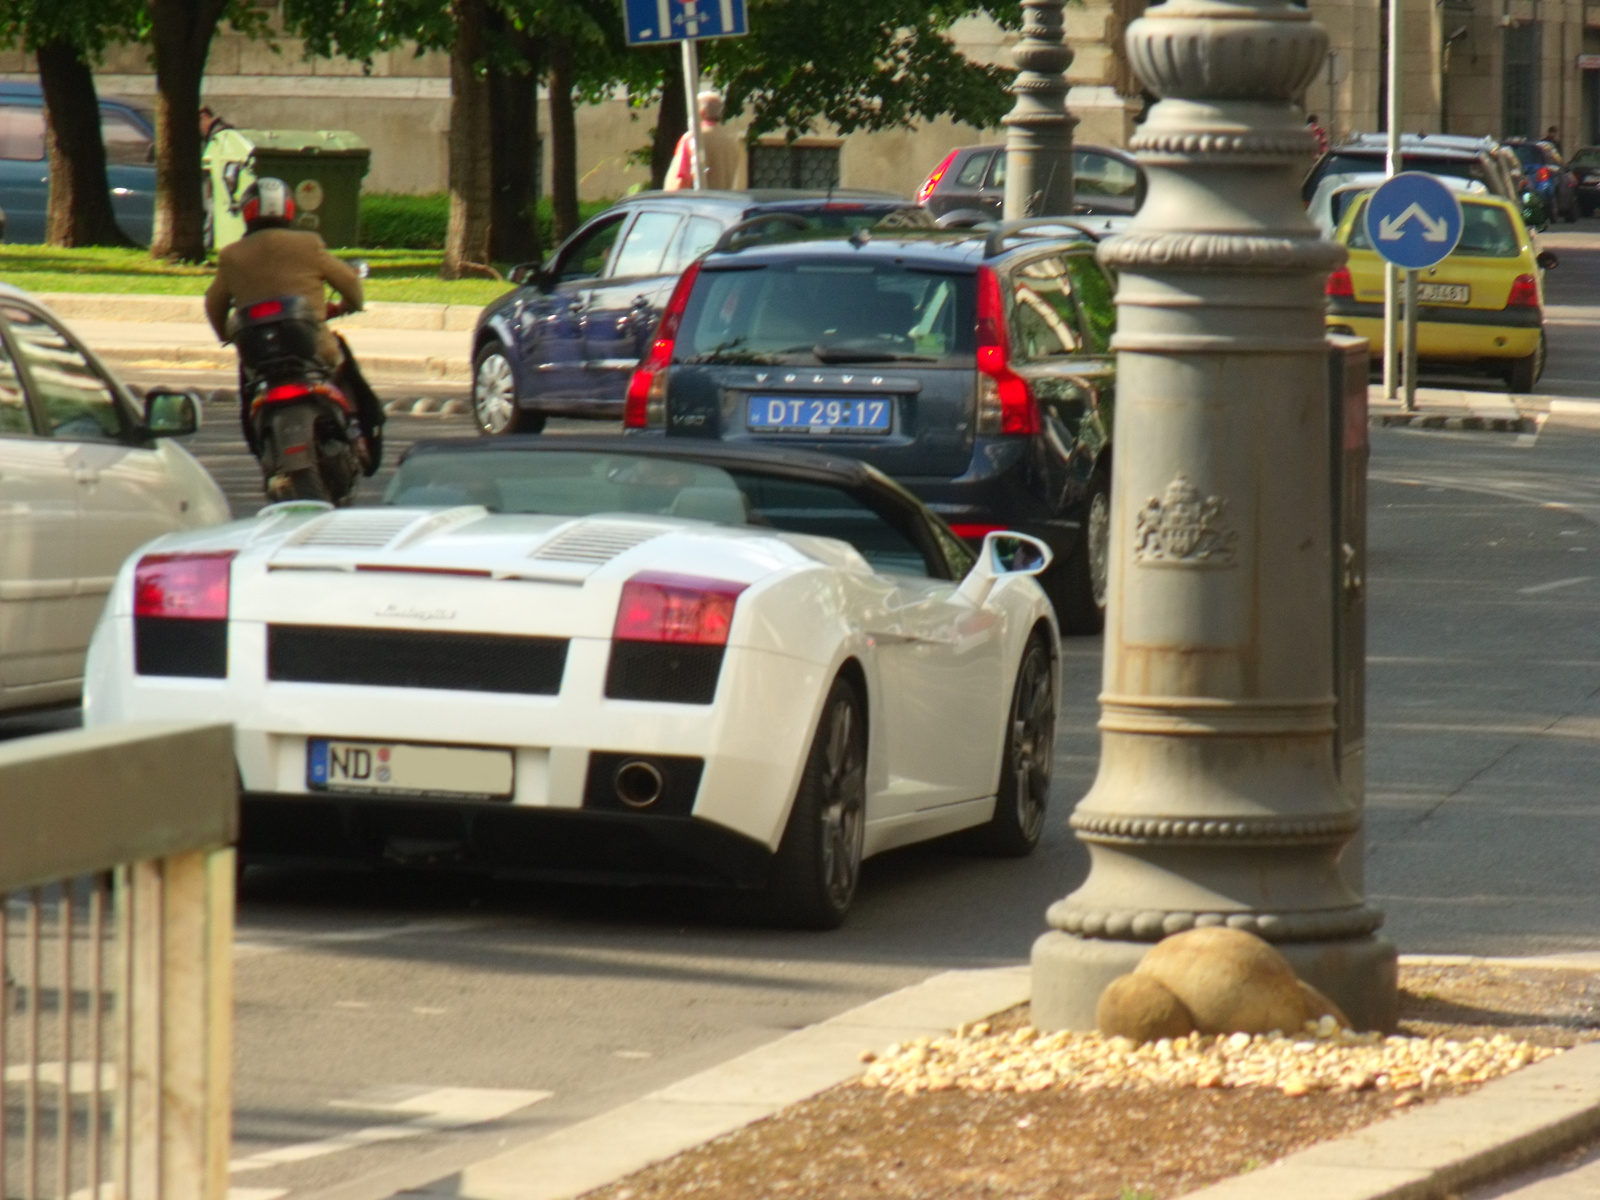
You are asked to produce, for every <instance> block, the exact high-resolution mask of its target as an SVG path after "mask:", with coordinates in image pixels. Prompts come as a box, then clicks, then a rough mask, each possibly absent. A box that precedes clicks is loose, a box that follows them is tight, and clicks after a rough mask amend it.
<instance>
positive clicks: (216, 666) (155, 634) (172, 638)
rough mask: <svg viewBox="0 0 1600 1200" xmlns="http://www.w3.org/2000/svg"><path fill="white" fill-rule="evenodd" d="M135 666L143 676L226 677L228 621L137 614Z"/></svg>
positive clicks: (134, 629)
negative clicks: (141, 615)
mask: <svg viewBox="0 0 1600 1200" xmlns="http://www.w3.org/2000/svg"><path fill="white" fill-rule="evenodd" d="M133 669H134V670H135V671H136V672H137V673H138V674H140V675H178V676H184V677H186V678H189V679H226V678H227V677H228V622H227V621H226V620H193V619H190V618H188V617H135V618H134V619H133Z"/></svg>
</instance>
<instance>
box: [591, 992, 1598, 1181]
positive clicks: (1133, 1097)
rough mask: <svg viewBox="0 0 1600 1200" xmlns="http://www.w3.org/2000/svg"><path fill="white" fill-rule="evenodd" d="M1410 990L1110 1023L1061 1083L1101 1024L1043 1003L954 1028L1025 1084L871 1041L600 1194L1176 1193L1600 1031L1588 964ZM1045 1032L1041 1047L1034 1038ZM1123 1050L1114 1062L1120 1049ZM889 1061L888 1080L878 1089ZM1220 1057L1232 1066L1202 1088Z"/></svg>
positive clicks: (989, 1062) (1466, 1087) (972, 1048)
mask: <svg viewBox="0 0 1600 1200" xmlns="http://www.w3.org/2000/svg"><path fill="white" fill-rule="evenodd" d="M1401 986H1402V992H1401V1017H1402V1023H1401V1029H1400V1033H1401V1035H1403V1036H1401V1037H1398V1038H1393V1039H1382V1038H1376V1037H1366V1038H1361V1037H1352V1036H1350V1035H1344V1036H1340V1035H1336V1034H1331V1033H1330V1032H1329V1031H1326V1030H1323V1031H1319V1032H1321V1033H1322V1036H1320V1037H1313V1036H1307V1037H1305V1038H1302V1039H1298V1040H1297V1039H1293V1038H1284V1037H1281V1036H1280V1037H1276V1038H1255V1039H1244V1041H1243V1042H1240V1041H1231V1042H1230V1040H1229V1039H1226V1038H1221V1039H1218V1038H1211V1039H1203V1038H1195V1039H1192V1041H1193V1043H1194V1044H1193V1045H1192V1046H1184V1047H1181V1048H1180V1047H1178V1046H1177V1045H1176V1044H1169V1045H1168V1047H1167V1051H1166V1052H1165V1054H1163V1052H1162V1051H1161V1050H1160V1049H1159V1044H1156V1045H1155V1046H1151V1047H1145V1048H1142V1049H1141V1050H1140V1051H1137V1052H1135V1051H1133V1050H1132V1048H1131V1047H1118V1048H1113V1047H1112V1046H1111V1044H1110V1043H1109V1042H1106V1041H1105V1040H1103V1039H1098V1038H1094V1039H1092V1041H1093V1042H1098V1043H1099V1055H1100V1057H1099V1059H1096V1058H1095V1056H1094V1053H1089V1054H1087V1056H1086V1058H1085V1059H1084V1061H1087V1062H1098V1067H1097V1068H1096V1070H1095V1071H1093V1072H1090V1073H1088V1074H1082V1073H1080V1074H1079V1075H1078V1076H1076V1077H1074V1076H1072V1074H1071V1072H1066V1073H1063V1072H1060V1071H1056V1070H1055V1068H1054V1067H1053V1066H1052V1067H1051V1070H1052V1071H1054V1072H1055V1074H1054V1077H1053V1078H1052V1079H1051V1080H1050V1081H1049V1082H1046V1081H1045V1079H1044V1077H1043V1074H1042V1067H1041V1064H1043V1063H1046V1062H1052V1063H1053V1061H1054V1058H1056V1057H1060V1055H1061V1052H1062V1048H1063V1047H1065V1046H1067V1045H1069V1044H1072V1045H1076V1046H1077V1047H1079V1049H1080V1050H1083V1049H1084V1048H1087V1047H1090V1046H1091V1044H1092V1042H1091V1039H1090V1038H1088V1037H1085V1036H1083V1035H1078V1036H1077V1037H1076V1038H1071V1039H1059V1038H1056V1039H1052V1038H1041V1037H1039V1036H1038V1035H1037V1034H1035V1033H1034V1032H1033V1031H1032V1030H1030V1029H1028V1028H1027V1011H1026V1008H1025V1007H1023V1008H1019V1009H1014V1010H1011V1011H1010V1012H1007V1013H1002V1014H998V1015H997V1016H995V1017H993V1018H991V1019H990V1020H989V1021H988V1022H984V1023H981V1024H986V1025H988V1026H989V1028H988V1029H985V1030H982V1031H981V1032H980V1030H979V1028H978V1026H974V1027H972V1028H969V1029H965V1030H962V1031H960V1033H961V1035H962V1036H961V1037H959V1038H957V1037H955V1036H954V1035H952V1037H951V1038H950V1039H942V1040H946V1041H948V1042H949V1043H950V1045H951V1047H953V1049H952V1050H951V1051H950V1052H949V1057H950V1060H951V1061H952V1062H954V1061H956V1060H957V1059H958V1058H959V1055H960V1052H961V1049H962V1047H965V1048H966V1049H967V1050H968V1051H969V1053H971V1054H974V1055H977V1057H978V1058H983V1056H984V1055H986V1054H988V1052H989V1051H990V1050H993V1051H994V1054H995V1056H994V1057H993V1058H992V1059H989V1058H983V1062H982V1063H981V1064H980V1063H979V1062H977V1061H976V1059H975V1060H974V1062H973V1063H971V1064H969V1065H982V1066H983V1070H982V1071H980V1073H979V1074H978V1075H971V1076H968V1077H967V1078H969V1079H977V1078H985V1077H986V1078H987V1079H988V1081H989V1083H990V1084H991V1085H992V1084H994V1083H995V1082H999V1081H1005V1080H1009V1081H1010V1086H1005V1087H995V1086H989V1087H986V1088H984V1089H982V1090H980V1089H978V1088H973V1087H970V1086H968V1087H963V1086H962V1085H961V1084H960V1083H959V1082H957V1081H956V1077H955V1075H954V1073H953V1072H948V1074H949V1075H950V1082H949V1083H948V1085H947V1086H943V1087H939V1088H937V1089H934V1088H932V1087H930V1086H927V1080H926V1071H925V1068H926V1066H927V1065H928V1064H929V1063H931V1062H935V1061H936V1060H938V1059H939V1058H940V1053H935V1052H933V1048H932V1044H931V1043H930V1045H929V1046H925V1047H915V1046H912V1047H900V1048H899V1050H898V1053H897V1054H895V1055H892V1056H891V1055H888V1054H886V1053H883V1051H884V1050H885V1048H882V1047H878V1048H869V1047H863V1050H864V1051H867V1054H866V1055H865V1056H864V1057H870V1058H872V1060H873V1061H872V1062H870V1063H869V1064H868V1065H867V1066H866V1067H865V1068H864V1070H865V1071H866V1072H867V1074H866V1075H864V1076H863V1080H858V1081H856V1082H852V1083H849V1084H844V1085H841V1086H840V1087H837V1088H834V1089H832V1090H831V1091H828V1092H825V1093H823V1094H822V1095H820V1096H817V1097H815V1098H813V1099H811V1100H808V1101H805V1102H804V1103H801V1104H797V1105H794V1106H792V1107H790V1108H788V1109H786V1110H784V1111H783V1112H781V1113H779V1114H777V1115H776V1116H774V1117H771V1118H769V1119H768V1120H765V1121H760V1122H757V1123H755V1124H753V1125H751V1126H749V1127H747V1128H745V1129H742V1130H739V1131H737V1132H735V1133H732V1134H729V1135H728V1136H726V1137H723V1138H719V1139H717V1140H716V1141H713V1142H710V1143H707V1144H706V1145H704V1146H700V1147H697V1148H695V1149H693V1150H689V1151H686V1152H685V1153H683V1154H680V1155H678V1156H677V1157H675V1158H672V1159H669V1160H667V1161H666V1162H662V1163H658V1164H656V1165H655V1166H652V1167H648V1168H646V1169H645V1170H643V1171H639V1172H637V1173H635V1174H634V1175H631V1176H629V1177H628V1178H626V1179H623V1180H620V1181H618V1182H617V1183H614V1184H611V1185H609V1186H608V1187H605V1188H601V1189H598V1190H596V1191H593V1192H590V1193H588V1195H587V1197H586V1200H668V1198H674V1200H675V1198H677V1197H694V1198H695V1200H751V1198H758V1197H796V1198H807V1200H810V1198H812V1197H815V1198H816V1200H882V1198H892V1200H1046V1198H1048V1200H1170V1198H1172V1197H1177V1196H1181V1195H1183V1194H1184V1193H1186V1192H1189V1191H1192V1190H1194V1189H1196V1188H1199V1187H1203V1186H1205V1185H1206V1184H1208V1183H1212V1182H1215V1181H1216V1180H1219V1179H1224V1178H1227V1177H1228V1176H1231V1175H1236V1174H1239V1173H1241V1172H1244V1171H1249V1170H1253V1169H1255V1168H1257V1167H1260V1166H1265V1165H1266V1164H1267V1163H1269V1162H1272V1161H1273V1160H1275V1159H1278V1158H1281V1157H1283V1156H1284V1155H1286V1154H1290V1153H1293V1152H1294V1151H1296V1150H1300V1149H1304V1148H1305V1147H1307V1146H1310V1145H1313V1144H1315V1143H1316V1142H1319V1141H1324V1140H1326V1139H1328V1138H1334V1137H1338V1136H1340V1135H1342V1134H1345V1133H1348V1132H1351V1131H1353V1130H1355V1129H1359V1128H1360V1127H1362V1126H1364V1125H1367V1124H1370V1123H1371V1122H1373V1121H1376V1120H1380V1119H1382V1118H1383V1117H1386V1116H1389V1115H1391V1114H1392V1113H1393V1112H1394V1111H1395V1109H1396V1108H1397V1107H1404V1106H1407V1105H1411V1104H1420V1103H1429V1102H1432V1101H1435V1100H1437V1099H1440V1098H1443V1097H1448V1096H1454V1095H1461V1094H1464V1093H1465V1092H1468V1091H1471V1090H1472V1089H1473V1088H1474V1087H1475V1086H1477V1080H1478V1079H1479V1078H1480V1077H1481V1078H1492V1077H1494V1076H1495V1075H1497V1074H1503V1073H1504V1072H1505V1071H1506V1070H1510V1069H1515V1068H1514V1065H1513V1064H1516V1063H1518V1062H1523V1063H1525V1062H1531V1061H1535V1060H1536V1059H1537V1058H1539V1057H1543V1056H1547V1055H1548V1054H1551V1053H1554V1052H1556V1051H1557V1050H1559V1049H1561V1048H1565V1047H1570V1046H1573V1045H1576V1044H1577V1043H1578V1042H1580V1041H1588V1040H1593V1039H1596V1038H1600V978H1597V977H1596V976H1594V975H1592V974H1589V973H1585V972H1578V971H1562V970H1513V969H1504V968H1499V967H1486V966H1478V965H1473V966H1459V967H1458V966H1449V967H1419V968H1405V969H1403V970H1402V973H1401ZM1184 1040H1185V1041H1190V1040H1191V1039H1184ZM1035 1047H1039V1049H1040V1051H1041V1053H1034V1054H1030V1053H1027V1052H1026V1051H1032V1050H1033V1049H1034V1048H1035ZM1219 1047H1220V1050H1219ZM919 1049H920V1050H922V1051H924V1052H926V1053H925V1054H923V1055H922V1056H920V1057H922V1058H923V1061H922V1062H921V1063H916V1062H913V1061H912V1060H914V1059H916V1058H918V1057H919V1055H918V1054H916V1053H915V1051H917V1050H919ZM1113 1049H1115V1050H1116V1052H1118V1053H1120V1054H1121V1059H1120V1061H1119V1062H1118V1063H1117V1064H1115V1065H1114V1066H1113V1064H1111V1063H1109V1062H1108V1061H1105V1060H1106V1059H1107V1057H1108V1055H1109V1054H1110V1053H1111V1052H1112V1051H1113ZM980 1052H981V1053H980ZM880 1055H881V1057H880ZM1382 1055H1388V1056H1389V1058H1388V1059H1387V1060H1384V1061H1381V1062H1380V1061H1379V1060H1378V1058H1377V1057H1376V1056H1382ZM1008 1059H1009V1060H1011V1062H1010V1065H1009V1066H1007V1065H1006V1064H1007V1061H1008ZM1302 1059H1303V1061H1302ZM1363 1059H1365V1060H1366V1061H1362V1060H1363ZM1319 1060H1323V1061H1322V1062H1321V1065H1319ZM896 1063H899V1064H901V1065H902V1066H908V1067H912V1068H914V1069H918V1070H922V1071H923V1075H922V1076H921V1078H923V1084H922V1085H921V1086H917V1087H915V1088H912V1089H909V1091H910V1094H908V1089H907V1087H906V1084H907V1083H908V1082H910V1081H911V1080H912V1079H913V1078H917V1077H918V1076H915V1075H905V1076H903V1077H900V1078H899V1082H898V1085H895V1081H894V1077H895V1076H896V1074H897V1073H898V1072H899V1071H900V1069H901V1067H900V1066H895V1065H894V1064H896ZM1452 1064H1454V1066H1455V1068H1456V1069H1455V1070H1454V1071H1452V1070H1451V1066H1452ZM1067 1065H1070V1064H1067ZM1380 1066H1387V1069H1386V1070H1380V1069H1378V1068H1379V1067H1380ZM1429 1067H1432V1068H1433V1070H1432V1071H1431V1073H1429V1074H1428V1075H1427V1078H1426V1082H1424V1072H1425V1071H1426V1070H1427V1069H1428V1068H1429ZM1244 1068H1248V1072H1245V1071H1244V1070H1243V1069H1244ZM1230 1070H1233V1071H1234V1072H1235V1075H1233V1076H1229V1074H1228V1072H1229V1071H1230ZM874 1071H876V1072H877V1073H878V1074H879V1075H880V1076H883V1078H880V1079H879V1080H878V1083H879V1086H863V1082H864V1080H865V1079H868V1078H870V1077H871V1073H872V1072H874ZM1206 1071H1216V1072H1219V1073H1220V1077H1219V1078H1218V1079H1216V1080H1215V1081H1213V1082H1210V1083H1208V1084H1206V1085H1204V1086H1203V1085H1202V1080H1203V1079H1207V1078H1209V1076H1208V1075H1206V1074H1204V1073H1203V1072H1206ZM1357 1072H1364V1073H1365V1078H1362V1076H1361V1075H1360V1074H1358V1073H1357ZM1246 1073H1249V1074H1253V1076H1254V1077H1253V1078H1245V1077H1244V1074H1246ZM1384 1076H1387V1078H1384ZM1292 1078H1298V1082H1291V1079H1292ZM1084 1083H1089V1084H1091V1086H1088V1087H1085V1086H1082V1085H1083V1084H1084ZM1301 1083H1304V1084H1305V1086H1304V1087H1302V1086H1301ZM884 1084H889V1085H890V1086H883V1085H884ZM1286 1085H1288V1086H1286Z"/></svg>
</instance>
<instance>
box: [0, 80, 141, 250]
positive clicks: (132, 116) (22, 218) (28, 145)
mask: <svg viewBox="0 0 1600 1200" xmlns="http://www.w3.org/2000/svg"><path fill="white" fill-rule="evenodd" d="M44 115H45V114H44V95H43V93H42V92H40V90H39V85H38V84H36V83H0V209H4V210H5V214H6V228H5V240H6V241H8V242H21V243H38V242H42V241H44V222H45V213H46V211H47V210H48V208H49V204H50V163H49V160H48V159H47V158H46V155H45V142H44V128H45V122H44ZM100 132H101V135H102V136H103V137H104V139H105V144H106V174H107V176H108V177H109V180H108V181H109V182H110V184H111V207H112V210H113V211H114V212H115V213H116V214H117V224H118V225H120V226H121V227H122V232H123V233H125V234H127V235H128V236H129V237H130V238H132V239H133V240H134V241H136V242H138V243H140V244H141V245H148V244H149V242H150V231H151V227H152V225H153V224H154V223H155V211H156V167H155V136H156V128H155V121H154V119H153V118H152V117H151V115H150V114H149V113H147V112H145V111H144V110H143V109H141V108H139V107H137V106H136V105H133V104H129V103H128V102H126V101H123V100H101V101H100Z"/></svg>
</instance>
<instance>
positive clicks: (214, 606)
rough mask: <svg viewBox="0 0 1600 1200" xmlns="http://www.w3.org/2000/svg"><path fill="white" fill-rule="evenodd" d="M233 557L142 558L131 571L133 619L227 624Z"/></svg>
mask: <svg viewBox="0 0 1600 1200" xmlns="http://www.w3.org/2000/svg"><path fill="white" fill-rule="evenodd" d="M235 553H236V552H235V551H233V550H222V551H215V552H207V553H200V554H147V555H145V556H144V557H143V558H141V559H140V560H139V565H138V566H136V567H134V569H133V615H134V616H136V617H172V618H177V619H179V620H188V621H226V620H227V619H228V572H229V569H230V567H231V566H232V563H233V556H234V554H235Z"/></svg>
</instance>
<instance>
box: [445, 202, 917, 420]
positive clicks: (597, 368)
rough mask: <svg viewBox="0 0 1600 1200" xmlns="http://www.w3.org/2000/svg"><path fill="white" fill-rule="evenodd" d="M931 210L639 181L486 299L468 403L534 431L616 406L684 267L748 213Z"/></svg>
mask: <svg viewBox="0 0 1600 1200" xmlns="http://www.w3.org/2000/svg"><path fill="white" fill-rule="evenodd" d="M894 213H899V214H902V219H904V220H905V221H906V222H908V223H911V224H929V225H931V224H932V218H930V217H928V216H927V214H926V213H925V212H924V211H923V210H921V209H916V208H913V207H911V206H910V205H908V204H907V202H906V201H904V200H901V199H900V198H899V197H896V196H891V195H888V194H886V193H883V192H853V191H844V190H840V189H835V190H834V191H832V192H807V191H780V190H758V191H749V192H712V191H705V192H690V191H683V192H644V193H642V194H640V195H637V196H630V197H628V198H627V199H625V200H623V201H621V202H620V203H618V204H616V205H614V206H613V207H611V208H608V209H607V210H606V211H605V212H603V213H601V214H600V215H599V216H597V217H595V218H594V219H592V220H591V221H589V222H588V223H587V224H586V225H584V226H583V227H582V228H581V229H579V230H578V231H577V232H576V233H574V234H573V235H572V236H571V237H570V238H568V239H567V240H566V241H565V242H563V243H562V244H561V246H560V247H559V248H557V250H556V252H555V253H554V254H552V255H551V256H550V258H549V260H548V261H547V262H546V263H545V264H544V265H543V266H542V267H540V266H538V265H537V264H531V263H530V264H524V265H523V266H521V267H517V268H515V269H513V271H512V273H511V278H512V280H513V281H514V282H516V283H518V284H519V285H520V286H518V287H517V289H516V290H515V291H511V292H507V293H506V294H505V295H504V296H501V297H500V298H499V299H498V300H496V301H495V302H494V303H492V304H490V305H489V306H488V307H487V308H485V309H484V310H483V313H482V314H481V315H480V316H479V318H478V327H477V330H476V331H475V332H474V333H473V340H472V412H473V416H474V417H475V418H476V420H477V422H478V429H479V430H480V431H481V432H483V433H486V434H501V433H518V432H522V433H537V432H538V431H539V430H541V429H543V428H544V423H545V418H546V417H549V416H572V417H599V418H608V419H611V420H616V419H618V418H620V417H621V416H622V407H623V398H624V396H625V395H626V393H627V390H628V379H629V377H630V376H631V375H632V374H633V369H634V368H635V367H637V366H638V365H639V360H640V359H641V358H643V357H644V355H645V352H646V351H647V350H649V348H650V342H651V339H652V338H653V337H654V336H655V330H656V326H657V324H658V323H659V322H660V320H661V313H662V310H663V309H664V308H665V307H666V303H667V300H668V298H669V297H670V296H671V295H672V288H673V285H674V284H675V283H676V282H677V280H678V276H679V275H680V274H681V273H682V271H683V269H684V268H685V267H686V266H688V265H689V264H690V263H691V262H693V261H695V259H697V258H699V257H700V256H701V255H702V254H705V253H706V251H708V250H710V249H711V248H712V247H713V246H714V245H716V244H717V242H718V240H719V239H721V238H722V236H723V235H724V234H725V233H727V232H728V231H729V230H730V229H732V228H733V227H734V226H736V225H739V224H741V223H744V222H752V221H753V222H756V223H758V224H760V223H767V222H778V223H784V222H789V223H798V224H799V225H802V226H808V227H810V228H814V229H823V230H832V231H835V232H837V233H840V234H847V233H849V232H850V231H851V230H852V229H856V228H859V227H862V226H870V225H876V224H877V223H878V222H879V221H881V220H883V219H884V218H885V217H887V216H889V215H890V214H894Z"/></svg>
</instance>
